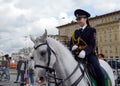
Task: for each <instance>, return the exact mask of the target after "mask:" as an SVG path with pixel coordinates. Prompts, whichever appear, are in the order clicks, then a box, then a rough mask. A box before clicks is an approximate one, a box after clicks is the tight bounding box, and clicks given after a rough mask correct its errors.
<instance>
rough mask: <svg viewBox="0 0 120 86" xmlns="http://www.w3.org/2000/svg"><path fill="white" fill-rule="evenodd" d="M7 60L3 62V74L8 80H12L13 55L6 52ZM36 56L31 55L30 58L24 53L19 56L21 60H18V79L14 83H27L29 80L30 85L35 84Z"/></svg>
mask: <svg viewBox="0 0 120 86" xmlns="http://www.w3.org/2000/svg"><path fill="white" fill-rule="evenodd" d="M4 57H5V61H4V62H3V64H2V74H1V77H3V76H4V75H5V76H6V81H7V82H10V72H9V71H10V60H11V57H10V56H9V55H8V54H6V55H4ZM34 64H35V62H34V57H32V56H31V57H30V58H28V59H26V58H25V56H24V55H20V56H19V61H18V62H17V67H16V71H17V74H16V80H15V82H14V83H20V84H21V85H22V84H26V83H27V82H29V84H30V86H34Z"/></svg>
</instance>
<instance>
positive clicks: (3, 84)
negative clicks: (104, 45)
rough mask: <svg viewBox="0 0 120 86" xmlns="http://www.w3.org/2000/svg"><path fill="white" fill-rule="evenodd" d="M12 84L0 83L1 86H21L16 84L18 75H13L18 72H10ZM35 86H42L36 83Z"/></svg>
mask: <svg viewBox="0 0 120 86" xmlns="http://www.w3.org/2000/svg"><path fill="white" fill-rule="evenodd" d="M10 73H11V75H10V82H7V81H0V86H20V84H19V83H14V81H15V79H16V74H13V73H16V70H13V69H12V70H10ZM34 86H40V85H38V84H37V83H35V85H34Z"/></svg>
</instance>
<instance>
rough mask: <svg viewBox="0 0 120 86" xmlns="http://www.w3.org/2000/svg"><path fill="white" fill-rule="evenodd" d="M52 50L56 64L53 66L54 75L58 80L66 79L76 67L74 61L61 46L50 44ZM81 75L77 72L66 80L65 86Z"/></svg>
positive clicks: (54, 43) (54, 42) (55, 43)
mask: <svg viewBox="0 0 120 86" xmlns="http://www.w3.org/2000/svg"><path fill="white" fill-rule="evenodd" d="M51 46H53V47H52V48H53V49H54V51H55V53H56V55H57V62H56V64H55V69H56V74H57V76H58V77H59V78H62V79H65V78H67V77H68V76H69V75H70V74H71V73H72V72H73V71H74V69H75V67H76V66H77V62H76V61H75V60H74V57H73V56H72V54H71V53H70V52H69V50H67V48H65V47H64V46H63V45H62V44H60V43H57V42H56V41H53V43H51ZM79 75H81V71H80V70H77V72H76V73H75V74H74V75H73V76H72V77H71V78H70V79H69V80H68V83H69V84H67V86H69V85H70V84H71V83H73V82H74V79H77V78H78V76H79ZM83 86H84V85H83Z"/></svg>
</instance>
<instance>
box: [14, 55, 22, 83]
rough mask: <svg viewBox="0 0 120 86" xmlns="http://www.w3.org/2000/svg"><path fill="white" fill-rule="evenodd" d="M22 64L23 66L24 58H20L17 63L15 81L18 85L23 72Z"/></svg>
mask: <svg viewBox="0 0 120 86" xmlns="http://www.w3.org/2000/svg"><path fill="white" fill-rule="evenodd" d="M21 64H22V57H21V56H19V61H18V62H17V68H16V70H17V77H16V80H15V82H14V83H18V81H19V76H20V74H21V71H20V67H21Z"/></svg>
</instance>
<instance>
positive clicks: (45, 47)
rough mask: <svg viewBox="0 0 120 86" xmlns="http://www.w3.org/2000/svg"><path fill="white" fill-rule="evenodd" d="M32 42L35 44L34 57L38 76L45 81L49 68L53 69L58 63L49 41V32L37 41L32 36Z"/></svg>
mask: <svg viewBox="0 0 120 86" xmlns="http://www.w3.org/2000/svg"><path fill="white" fill-rule="evenodd" d="M31 40H32V41H33V43H34V51H33V57H34V59H35V63H36V67H37V68H36V71H37V76H38V77H39V78H41V79H43V78H44V77H45V76H46V72H47V71H49V70H50V69H49V68H53V65H54V63H55V62H56V58H55V55H53V53H54V51H53V50H52V49H51V47H50V46H49V44H48V41H47V30H45V33H44V34H43V35H42V36H40V37H37V38H36V39H34V38H33V37H32V36H31ZM38 67H39V68H38Z"/></svg>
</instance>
